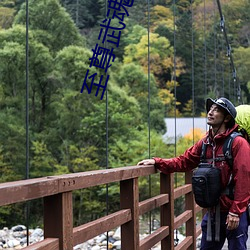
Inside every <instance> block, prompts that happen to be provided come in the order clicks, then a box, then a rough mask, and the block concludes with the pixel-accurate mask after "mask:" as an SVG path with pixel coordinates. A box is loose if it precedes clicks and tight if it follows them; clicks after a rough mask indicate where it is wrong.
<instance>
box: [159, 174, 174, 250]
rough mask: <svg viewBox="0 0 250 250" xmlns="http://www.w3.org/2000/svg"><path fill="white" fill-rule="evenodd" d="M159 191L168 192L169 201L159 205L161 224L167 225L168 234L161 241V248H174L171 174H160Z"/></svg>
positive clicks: (172, 181) (165, 249) (172, 182)
mask: <svg viewBox="0 0 250 250" xmlns="http://www.w3.org/2000/svg"><path fill="white" fill-rule="evenodd" d="M160 184H161V187H160V192H161V194H169V203H167V204H165V205H163V206H161V226H168V227H169V235H168V236H167V237H166V238H165V239H163V240H162V241H161V249H162V250H173V249H174V178H173V174H168V175H165V174H163V173H161V174H160Z"/></svg>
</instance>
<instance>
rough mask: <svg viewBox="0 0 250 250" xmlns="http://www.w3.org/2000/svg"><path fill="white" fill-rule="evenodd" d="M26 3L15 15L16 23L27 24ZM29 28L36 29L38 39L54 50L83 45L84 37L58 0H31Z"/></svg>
mask: <svg viewBox="0 0 250 250" xmlns="http://www.w3.org/2000/svg"><path fill="white" fill-rule="evenodd" d="M25 13H26V9H25V3H24V4H23V5H22V7H21V9H20V11H19V12H18V14H17V15H16V17H15V20H14V24H15V25H16V24H22V25H25V24H26V14H25ZM29 20H30V24H29V28H30V30H33V31H36V32H35V36H36V39H37V40H38V41H39V42H41V43H42V44H44V45H45V46H46V47H48V48H49V49H50V50H52V51H53V52H55V51H59V50H61V49H62V48H64V47H65V46H69V45H82V44H83V43H84V39H83V37H81V35H80V34H79V31H78V29H77V28H76V26H75V25H74V22H73V21H72V19H71V18H70V16H69V14H68V13H67V12H66V10H65V9H64V8H63V7H62V6H61V5H60V4H59V2H58V0H42V1H39V2H37V1H35V0H31V1H29Z"/></svg>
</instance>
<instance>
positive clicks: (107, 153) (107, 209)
mask: <svg viewBox="0 0 250 250" xmlns="http://www.w3.org/2000/svg"><path fill="white" fill-rule="evenodd" d="M107 11H108V5H107V0H106V1H105V16H106V14H107ZM104 47H105V48H106V47H107V43H106V39H105V42H104ZM105 77H107V72H106V73H105ZM105 95H106V110H105V113H106V114H105V123H106V169H108V167H109V161H108V156H109V151H108V147H109V133H108V131H109V130H108V129H109V119H108V115H109V112H108V88H107V89H106V93H105ZM108 213H109V185H108V183H107V184H106V215H108ZM106 233H107V245H106V247H107V249H109V240H108V237H109V232H108V231H107V232H106Z"/></svg>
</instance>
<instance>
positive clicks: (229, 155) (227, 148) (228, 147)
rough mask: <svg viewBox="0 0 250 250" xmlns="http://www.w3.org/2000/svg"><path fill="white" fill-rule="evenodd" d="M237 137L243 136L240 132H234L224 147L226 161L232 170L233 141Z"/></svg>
mask: <svg viewBox="0 0 250 250" xmlns="http://www.w3.org/2000/svg"><path fill="white" fill-rule="evenodd" d="M237 136H242V134H241V133H239V132H233V133H231V134H230V135H229V136H228V137H227V139H226V141H225V143H224V145H223V154H224V156H225V159H226V161H227V163H228V165H229V167H230V169H231V170H232V169H233V156H232V144H233V140H234V139H235V138H236V137H237Z"/></svg>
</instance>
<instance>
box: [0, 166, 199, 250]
mask: <svg viewBox="0 0 250 250" xmlns="http://www.w3.org/2000/svg"><path fill="white" fill-rule="evenodd" d="M155 173H156V170H155V168H154V167H153V166H132V167H122V168H115V169H107V170H97V171H89V172H81V173H74V174H66V175H59V176H48V177H44V178H36V179H29V180H21V181H15V182H8V183H2V184H0V206H3V205H7V204H14V203H19V202H24V201H29V200H33V199H38V198H43V204H44V218H43V219H44V240H43V241H41V242H38V243H35V244H32V245H30V246H27V247H25V248H23V249H25V250H31V249H32V250H35V249H37V250H57V249H60V250H72V249H73V247H74V246H75V245H77V244H80V243H83V242H86V241H87V240H89V239H92V238H93V237H95V236H98V235H100V234H101V233H105V232H108V231H110V230H112V229H114V228H116V227H119V226H120V227H121V249H122V250H139V249H140V250H148V249H150V248H151V247H153V246H154V245H155V244H157V243H158V242H160V241H161V249H162V250H167V249H168V250H169V249H177V250H181V249H193V250H194V249H196V238H197V236H198V235H200V233H201V229H200V227H198V226H196V214H197V213H198V212H199V211H200V210H201V209H200V208H199V207H198V206H197V205H195V202H194V199H193V194H192V187H191V184H190V179H191V173H186V177H185V178H186V184H185V185H183V186H181V187H179V188H176V189H174V181H173V174H170V175H165V174H160V193H159V195H157V196H155V197H151V198H149V199H147V200H144V201H142V202H139V186H138V178H139V177H140V176H149V175H153V174H155ZM112 182H119V183H120V210H119V211H117V212H115V213H112V214H109V215H107V216H104V217H102V218H100V219H97V220H94V221H91V222H89V223H86V224H83V225H80V226H78V227H75V228H74V227H73V202H72V192H73V191H74V190H78V189H84V188H89V187H93V186H99V185H102V184H108V183H112ZM183 195H184V196H185V212H183V213H182V214H180V215H179V216H178V217H176V218H175V217H174V200H175V199H177V198H178V197H180V196H183ZM157 207H160V227H159V228H158V229H157V230H156V231H154V232H153V233H152V234H150V235H149V236H147V237H146V238H144V239H142V240H139V216H140V215H143V214H145V213H147V212H149V211H151V210H153V209H155V208H157ZM183 224H186V225H185V226H186V237H185V239H184V240H183V241H182V242H181V243H180V244H178V245H177V246H176V247H174V230H175V229H177V228H179V227H180V226H181V225H183Z"/></svg>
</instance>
